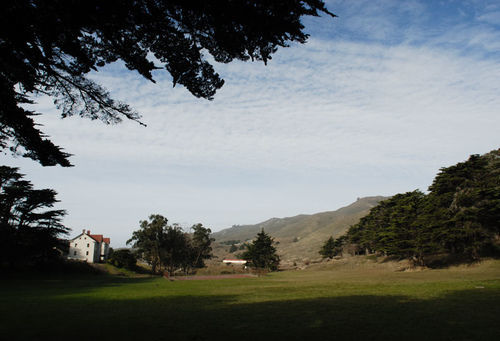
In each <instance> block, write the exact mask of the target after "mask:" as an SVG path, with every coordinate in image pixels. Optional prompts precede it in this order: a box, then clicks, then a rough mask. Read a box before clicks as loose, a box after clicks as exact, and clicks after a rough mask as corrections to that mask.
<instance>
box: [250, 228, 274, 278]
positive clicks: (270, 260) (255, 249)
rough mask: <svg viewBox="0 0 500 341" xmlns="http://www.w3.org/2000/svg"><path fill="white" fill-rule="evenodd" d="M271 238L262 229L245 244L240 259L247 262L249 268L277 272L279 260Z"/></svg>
mask: <svg viewBox="0 0 500 341" xmlns="http://www.w3.org/2000/svg"><path fill="white" fill-rule="evenodd" d="M273 243H274V241H273V238H271V237H270V236H269V235H268V234H266V233H265V232H264V229H262V231H260V232H259V233H258V234H257V238H256V239H255V240H254V241H253V242H252V243H250V244H247V250H246V251H245V252H244V253H243V255H242V258H243V259H245V260H248V261H249V262H250V263H251V264H250V265H251V266H253V267H255V268H259V269H268V270H271V271H274V270H278V266H279V263H280V258H279V256H278V254H277V253H276V248H275V247H274V246H273Z"/></svg>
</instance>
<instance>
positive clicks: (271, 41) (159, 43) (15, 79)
mask: <svg viewBox="0 0 500 341" xmlns="http://www.w3.org/2000/svg"><path fill="white" fill-rule="evenodd" d="M318 12H323V13H326V14H328V15H331V16H334V15H333V14H332V13H330V12H329V11H328V10H327V9H326V8H325V5H324V3H323V1H320V0H301V1H258V0H255V1H231V0H219V1H161V0H151V1H145V0H140V1H130V0H126V1H118V0H107V1H99V0H86V1H78V0H73V1H68V0H55V1H47V0H16V1H3V2H1V4H0V25H1V26H2V29H1V30H0V56H1V57H0V103H1V105H0V149H6V148H8V147H9V146H10V149H11V151H13V152H17V153H20V154H21V152H20V151H19V149H20V148H22V149H23V150H24V153H22V154H23V155H24V156H26V157H30V158H32V159H34V160H37V161H38V162H40V163H41V164H42V165H56V164H59V165H62V166H70V162H69V161H68V157H69V156H70V155H69V154H67V153H65V152H63V151H62V150H61V149H60V148H59V147H57V146H55V145H54V144H53V143H52V142H51V141H50V140H49V139H47V137H46V136H45V135H44V134H43V133H42V132H41V131H40V130H38V129H37V128H36V124H35V123H34V121H33V116H35V115H38V114H37V113H35V112H33V111H30V110H27V109H26V108H25V107H24V106H23V104H28V103H33V100H32V98H33V97H34V96H36V95H38V94H46V95H48V96H51V97H52V98H53V99H54V103H55V104H56V106H57V107H58V108H59V109H60V110H61V113H62V117H67V116H73V115H76V116H82V117H88V118H90V119H99V120H102V121H103V122H105V123H107V124H109V123H117V122H120V121H121V120H122V119H123V118H128V119H132V120H136V121H138V120H139V119H140V116H139V114H138V113H137V112H135V111H134V110H133V109H132V108H130V107H129V106H128V105H127V104H125V103H121V102H119V101H116V100H114V99H112V98H111V96H110V94H109V93H108V92H107V91H106V90H105V89H104V88H102V87H101V86H100V85H98V84H96V83H94V82H93V81H92V80H90V79H88V78H87V77H86V75H87V74H88V73H89V72H91V71H97V70H98V68H100V67H103V66H105V65H106V64H110V63H113V62H115V61H118V60H121V61H123V62H124V63H125V66H126V67H127V68H128V69H129V70H131V71H137V72H138V73H139V74H140V75H141V76H143V77H144V78H146V79H148V80H150V81H152V82H154V80H153V75H152V72H153V71H155V70H158V69H162V68H164V69H165V70H166V71H167V72H168V73H170V75H171V76H172V81H173V84H174V86H175V85H176V84H182V85H183V86H185V87H186V88H187V89H188V90H189V91H190V92H191V93H192V94H193V95H194V96H196V97H201V98H207V99H212V98H213V96H214V95H215V92H216V91H217V90H218V89H219V88H221V87H222V85H223V83H224V81H223V80H222V79H221V78H220V76H219V75H218V74H217V73H216V72H215V70H214V68H213V66H212V65H211V64H210V63H209V62H208V61H207V59H211V58H213V60H214V61H216V62H219V63H229V62H231V61H233V60H234V59H237V60H242V61H246V60H250V59H251V60H261V61H264V62H267V61H268V60H269V59H271V56H272V54H274V53H275V52H276V51H277V49H278V48H279V47H287V46H288V43H289V42H298V43H305V42H306V40H307V38H308V35H307V34H305V33H304V32H303V29H304V26H303V25H302V23H301V17H303V16H318V15H319V14H318ZM207 54H209V55H210V58H207V57H205V55H207ZM159 64H162V66H159Z"/></svg>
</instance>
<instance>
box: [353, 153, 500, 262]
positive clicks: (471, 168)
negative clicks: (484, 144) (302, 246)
mask: <svg viewBox="0 0 500 341" xmlns="http://www.w3.org/2000/svg"><path fill="white" fill-rule="evenodd" d="M499 221H500V150H494V151H492V152H490V153H488V154H485V155H482V156H479V155H472V156H471V157H470V158H469V159H468V160H467V161H465V162H460V163H458V164H456V165H454V166H451V167H446V168H442V169H441V170H440V172H439V173H438V175H437V176H436V178H435V179H434V181H433V183H432V185H431V186H430V187H429V194H428V195H425V194H423V193H422V192H420V191H413V192H408V193H404V194H397V195H395V196H393V197H392V198H390V199H388V200H385V201H382V202H380V203H379V204H378V205H377V206H376V207H374V208H373V209H371V210H370V213H369V214H368V215H367V216H365V217H363V218H361V219H360V221H359V223H358V224H356V225H354V226H351V227H350V228H349V230H348V232H347V235H346V238H347V242H348V243H349V245H350V249H351V250H354V253H370V252H379V253H383V254H385V255H390V256H397V257H400V258H408V259H412V260H413V261H415V262H416V263H418V264H422V265H424V264H426V263H427V260H426V259H428V258H429V257H430V256H437V255H449V256H452V257H453V258H455V259H457V258H465V259H478V258H479V257H481V256H483V255H499V254H500V242H499V241H500V225H499V224H498V222H499Z"/></svg>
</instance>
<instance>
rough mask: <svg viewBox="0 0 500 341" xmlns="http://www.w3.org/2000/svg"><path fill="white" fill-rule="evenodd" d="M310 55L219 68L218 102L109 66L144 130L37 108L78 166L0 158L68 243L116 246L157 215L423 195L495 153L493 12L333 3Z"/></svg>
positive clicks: (286, 209) (247, 219) (498, 7)
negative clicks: (91, 239) (47, 196)
mask: <svg viewBox="0 0 500 341" xmlns="http://www.w3.org/2000/svg"><path fill="white" fill-rule="evenodd" d="M326 4H327V8H328V9H329V10H330V11H332V12H334V13H335V14H337V15H338V18H335V19H332V18H330V17H328V16H325V15H324V16H321V17H319V18H305V19H304V20H303V23H304V25H305V31H306V32H307V33H308V34H310V38H309V40H308V42H307V43H306V44H304V45H301V44H292V45H291V46H290V47H289V48H286V49H281V50H279V51H278V53H276V54H275V55H274V57H273V59H272V60H271V61H269V63H268V64H267V65H264V64H263V63H260V62H254V63H252V62H239V61H235V62H232V63H230V64H218V63H215V69H216V70H217V72H218V73H219V74H220V75H221V77H222V78H224V79H225V85H224V87H223V88H222V89H221V90H219V92H218V93H217V94H216V96H215V99H214V100H213V101H207V100H204V99H197V98H195V97H194V96H192V95H191V94H190V93H189V92H188V91H187V90H186V89H185V88H183V87H181V86H176V87H175V88H173V87H172V81H171V77H170V75H169V74H167V73H166V72H156V73H155V74H154V77H155V79H156V81H157V83H156V84H153V83H151V82H149V81H147V80H145V79H142V78H141V77H140V76H138V75H137V74H136V73H132V72H129V71H128V70H126V69H125V67H124V66H123V64H121V63H115V64H112V65H109V66H107V67H105V68H102V69H100V70H99V71H98V72H94V73H92V74H91V75H90V76H89V77H90V78H92V79H93V80H95V81H97V82H99V83H100V84H102V85H104V86H105V87H106V88H107V89H108V90H109V91H110V92H111V94H112V96H113V97H114V98H115V99H118V100H122V101H124V102H127V103H128V104H130V105H131V106H132V107H133V108H135V109H136V110H137V111H139V112H140V113H141V114H142V122H144V123H145V124H147V127H143V126H141V125H139V124H137V123H136V122H132V121H124V122H122V123H121V124H117V125H111V126H107V125H104V124H103V123H102V122H99V121H90V120H87V119H82V118H78V117H71V118H66V119H61V118H60V113H59V112H58V111H57V109H55V107H54V106H53V104H52V100H51V99H50V98H46V97H39V98H37V99H36V101H37V104H36V106H35V109H36V110H37V111H39V112H43V113H45V114H44V115H41V116H39V117H38V118H37V122H38V123H40V124H42V125H43V127H42V130H43V131H44V132H45V133H47V134H48V135H49V136H50V138H51V140H52V141H53V142H54V143H56V144H57V145H59V146H62V147H63V148H64V150H65V151H66V152H69V153H71V154H73V155H74V156H72V157H71V162H72V163H73V164H74V165H75V166H74V167H71V168H62V167H41V166H40V165H38V164H37V163H36V162H34V161H31V160H29V159H23V158H13V157H12V156H10V155H5V154H0V158H2V161H3V162H2V163H3V164H6V165H9V166H16V167H19V168H20V171H21V172H22V173H23V174H26V178H27V179H28V180H30V181H32V182H33V183H34V185H35V187H36V188H53V189H55V190H56V191H57V192H58V196H57V197H58V199H59V200H60V203H59V204H58V206H57V207H58V208H64V209H66V210H67V213H68V214H67V216H66V217H65V219H64V223H65V224H66V225H67V226H68V227H70V228H72V230H73V231H72V233H71V234H70V236H71V237H73V236H76V235H77V234H78V233H80V232H81V230H82V229H89V230H91V231H92V233H95V234H104V235H105V236H107V237H110V238H111V246H112V247H115V248H116V247H123V246H125V242H126V240H127V239H129V238H130V237H131V235H132V232H133V231H134V230H137V229H139V221H141V220H145V219H147V217H148V216H149V215H150V214H162V215H163V216H165V217H167V218H168V219H169V222H170V223H179V224H181V226H183V227H185V228H186V229H188V228H189V227H190V226H192V225H193V224H195V223H202V224H203V225H204V226H206V227H209V228H211V229H212V231H219V230H221V229H224V228H228V227H231V226H232V225H235V224H236V225H243V224H254V223H259V222H261V221H264V220H267V219H269V218H272V217H287V216H294V215H297V214H312V213H317V212H322V211H331V210H336V209H338V208H340V207H342V206H346V205H348V204H350V203H351V202H353V201H355V200H356V199H357V198H359V197H364V196H375V195H384V196H389V195H394V194H396V193H403V192H407V191H412V190H415V189H420V190H422V191H426V190H427V188H428V186H429V185H430V184H431V183H432V180H433V178H434V176H435V175H436V174H437V172H438V171H439V169H440V168H442V167H446V166H451V165H453V164H456V163H457V162H461V161H464V160H466V159H467V158H468V156H469V155H471V154H484V153H486V152H489V151H491V150H493V149H497V148H499V147H500V115H499V114H500V96H499V95H500V2H498V1H487V0H484V1H472V0H471V1H466V0H464V1H437V0H436V1H404V2H402V1H397V0H394V1H392V0H385V1H376V2H375V1H362V0H359V1H352V0H350V1H326Z"/></svg>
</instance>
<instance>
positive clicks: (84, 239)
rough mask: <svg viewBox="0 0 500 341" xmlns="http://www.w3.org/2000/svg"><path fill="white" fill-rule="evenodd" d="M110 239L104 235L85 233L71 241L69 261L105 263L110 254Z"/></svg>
mask: <svg viewBox="0 0 500 341" xmlns="http://www.w3.org/2000/svg"><path fill="white" fill-rule="evenodd" d="M110 242H111V241H110V239H109V238H104V237H103V235H102V234H90V231H87V232H85V230H83V232H82V233H81V234H80V235H78V236H76V237H75V238H73V239H71V240H70V241H69V253H68V258H69V259H76V260H81V261H85V262H89V263H99V262H105V261H107V259H108V254H109V244H110Z"/></svg>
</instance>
